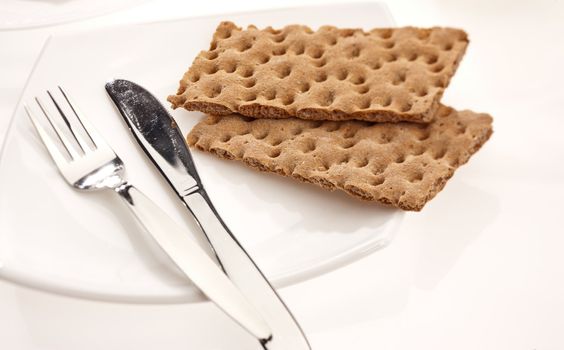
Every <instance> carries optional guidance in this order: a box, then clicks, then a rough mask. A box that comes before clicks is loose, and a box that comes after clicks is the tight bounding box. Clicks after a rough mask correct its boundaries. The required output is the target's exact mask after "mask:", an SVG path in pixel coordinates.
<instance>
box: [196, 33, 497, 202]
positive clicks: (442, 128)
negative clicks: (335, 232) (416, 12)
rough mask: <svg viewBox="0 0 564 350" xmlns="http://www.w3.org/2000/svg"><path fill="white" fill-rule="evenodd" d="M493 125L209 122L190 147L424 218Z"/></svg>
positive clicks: (234, 118) (485, 119)
mask: <svg viewBox="0 0 564 350" xmlns="http://www.w3.org/2000/svg"><path fill="white" fill-rule="evenodd" d="M352 35H354V33H353V34H352ZM384 35H387V34H386V33H384ZM347 38H348V37H347ZM491 123H492V118H491V117H490V116H489V115H486V114H478V113H474V112H471V111H461V112H459V111H456V110H454V109H452V108H449V107H446V106H442V105H441V106H439V108H438V109H437V110H436V113H435V120H434V121H433V122H431V123H429V124H414V123H372V122H362V121H340V122H338V121H324V122H321V121H306V120H300V119H295V118H289V119H252V118H246V119H245V117H242V116H240V115H237V114H232V115H227V116H223V117H216V116H208V117H207V118H206V119H204V120H203V121H202V122H200V123H198V124H197V125H196V126H195V127H194V129H193V130H192V131H191V132H190V133H189V135H188V137H187V139H188V143H189V144H190V145H191V146H193V147H195V148H197V149H199V150H203V151H208V152H211V153H214V154H216V155H218V156H219V157H222V158H226V159H236V160H241V161H243V162H244V163H245V164H247V165H249V166H252V167H254V168H258V169H259V170H261V171H268V172H273V173H277V174H281V175H284V176H289V177H293V178H296V179H298V180H300V181H303V182H307V183H314V184H317V185H319V186H321V187H323V188H326V189H329V190H333V189H341V190H343V191H345V192H347V193H348V194H350V195H352V196H355V197H358V198H361V199H364V200H371V201H379V202H381V203H384V204H389V205H392V206H395V207H398V208H401V209H404V210H421V209H422V208H423V206H424V205H425V203H427V202H428V201H429V200H430V199H431V198H433V197H434V196H435V195H436V194H437V193H438V192H439V191H440V190H441V189H442V188H443V187H444V185H445V183H446V181H447V180H448V179H449V178H450V177H451V176H452V175H453V173H454V171H455V170H456V168H457V167H459V166H460V165H462V164H464V163H466V162H467V161H468V159H469V158H470V156H471V155H472V154H473V153H475V152H476V151H477V150H478V149H479V148H480V147H481V146H482V145H483V144H484V143H485V142H486V141H487V139H488V138H489V136H490V135H491V133H492V126H491ZM242 140H244V141H242Z"/></svg>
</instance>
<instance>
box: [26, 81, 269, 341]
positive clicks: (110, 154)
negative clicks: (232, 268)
mask: <svg viewBox="0 0 564 350" xmlns="http://www.w3.org/2000/svg"><path fill="white" fill-rule="evenodd" d="M47 94H48V96H49V99H50V100H51V103H52V104H50V105H51V108H48V106H47V105H45V104H44V103H42V102H41V100H40V99H39V98H38V97H36V98H35V102H36V103H37V106H38V107H39V110H40V111H41V113H42V114H43V115H44V116H45V117H46V120H47V122H48V124H49V125H50V128H51V129H52V132H48V131H47V129H46V128H44V127H43V126H42V123H40V120H39V118H38V117H36V115H35V114H34V113H33V112H32V110H31V108H30V107H29V106H28V105H24V108H25V111H26V113H27V115H28V116H29V118H30V119H31V122H32V124H33V126H34V127H35V130H36V131H37V133H38V135H39V137H40V139H41V141H42V142H43V144H44V145H45V147H46V148H47V150H48V152H49V154H50V155H51V158H52V159H53V161H54V162H55V164H56V165H57V168H58V169H59V172H60V173H61V175H62V176H63V177H64V178H65V180H66V181H67V182H68V184H69V185H71V186H72V187H74V188H75V189H77V190H87V191H88V190H90V191H92V190H111V191H113V192H114V193H116V194H117V195H118V196H119V197H120V198H121V199H122V200H123V202H124V203H125V204H126V205H127V207H128V208H129V209H131V211H132V212H133V214H134V215H135V216H136V217H137V219H138V220H139V222H140V223H141V224H142V225H143V226H144V228H145V229H146V230H147V231H148V232H149V233H150V234H151V236H152V237H153V238H154V239H155V241H156V242H157V243H158V244H159V245H160V247H161V248H162V249H163V250H164V251H165V253H166V254H167V255H168V256H169V257H170V258H171V260H172V261H173V262H174V263H175V264H176V265H177V266H178V267H179V269H180V270H181V271H182V272H183V273H184V274H185V275H186V276H187V277H188V278H189V279H190V280H191V281H192V282H193V283H194V284H195V285H196V286H197V287H198V288H199V289H200V290H201V291H202V292H203V293H204V294H205V295H206V296H207V297H208V298H209V299H210V300H211V301H213V302H214V303H215V304H216V305H217V306H218V307H219V308H220V309H222V310H223V311H224V312H225V313H226V314H227V315H229V316H230V317H232V318H233V319H234V320H235V321H236V322H238V323H239V324H240V325H241V326H242V327H243V328H245V329H246V330H247V331H248V332H250V333H251V334H252V335H253V336H255V337H256V338H257V339H259V340H260V341H261V342H266V341H267V340H268V339H269V338H270V337H271V331H270V328H269V326H268V324H267V323H266V322H265V320H264V318H263V316H262V315H261V314H260V313H259V312H258V311H257V309H256V308H254V307H253V306H252V305H251V304H250V303H249V301H248V300H247V298H246V297H245V296H244V295H243V294H242V293H241V292H240V291H239V289H238V288H237V287H235V286H234V285H233V283H232V282H231V281H230V280H229V279H228V278H227V277H226V276H225V274H224V273H223V271H222V270H221V269H220V268H219V267H218V266H217V265H216V264H215V263H214V261H213V260H212V259H211V258H210V257H209V256H208V255H207V254H206V253H205V252H204V250H203V249H202V248H201V247H199V246H198V245H197V243H196V242H195V241H193V240H192V239H190V238H189V234H188V233H187V232H186V230H184V229H183V228H182V227H181V226H179V225H178V224H177V223H176V222H174V221H173V220H172V219H171V218H170V217H169V216H168V215H167V214H166V213H165V212H164V211H163V210H162V209H161V208H160V207H159V206H158V205H157V204H155V203H154V202H153V201H152V200H151V199H149V198H148V197H147V196H146V195H144V194H143V193H141V192H140V191H139V190H138V189H137V188H135V187H134V186H133V185H131V184H129V183H128V182H127V181H126V180H125V179H124V177H123V173H124V170H125V169H124V164H123V162H122V160H121V159H120V158H119V157H118V156H117V155H116V154H115V152H114V151H113V150H112V148H111V147H110V146H109V145H108V144H107V143H106V141H105V140H104V139H103V138H102V137H101V136H100V135H99V134H98V132H97V131H96V130H95V129H94V128H93V127H92V125H91V124H90V122H89V121H88V120H87V119H86V118H85V117H84V116H83V115H81V113H79V112H78V110H77V108H76V105H75V104H73V103H71V100H70V98H69V96H68V94H66V93H65V91H64V90H63V89H62V88H60V87H59V91H58V92H57V93H56V94H53V93H51V92H50V91H47ZM55 95H60V97H59V98H55ZM53 109H56V110H57V112H58V114H59V116H60V118H61V119H62V121H64V124H66V129H65V130H66V131H65V130H63V129H64V128H61V127H59V126H58V125H59V123H57V121H56V120H55V118H54V117H53V116H52V115H51V112H50V110H53ZM65 111H66V112H65ZM69 117H70V118H69ZM71 121H75V122H74V123H73V122H71ZM76 121H78V124H80V126H79V125H77V123H76ZM73 124H74V125H73ZM53 134H54V135H56V138H55V137H53V136H51V135H53ZM71 135H72V137H70V136H71ZM85 135H86V136H87V137H85ZM57 139H58V141H57ZM57 144H58V145H59V146H61V147H59V146H58V145H57ZM77 146H78V147H77ZM60 149H61V150H62V149H64V150H65V151H66V155H65V152H62V151H60Z"/></svg>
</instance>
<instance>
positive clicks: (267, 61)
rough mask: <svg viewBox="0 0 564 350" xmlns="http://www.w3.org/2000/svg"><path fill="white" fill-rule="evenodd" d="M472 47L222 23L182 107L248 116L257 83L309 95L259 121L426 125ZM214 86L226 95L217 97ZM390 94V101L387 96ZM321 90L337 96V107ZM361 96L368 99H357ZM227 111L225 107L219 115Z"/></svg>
mask: <svg viewBox="0 0 564 350" xmlns="http://www.w3.org/2000/svg"><path fill="white" fill-rule="evenodd" d="M467 44H468V39H467V36H466V33H465V32H464V31H462V30H458V29H451V28H437V27H435V28H429V29H418V28H413V27H404V28H379V29H374V30H371V31H369V32H365V31H363V30H360V29H338V28H335V27H331V26H324V27H321V28H319V29H318V30H317V31H312V30H311V29H310V28H308V27H305V26H300V25H291V26H287V27H284V28H282V29H280V30H275V29H272V28H266V29H263V30H259V29H257V28H256V27H254V26H250V27H248V28H247V29H244V30H243V29H241V28H239V27H237V26H236V25H235V24H233V23H231V22H223V23H221V24H220V25H219V26H218V28H217V30H216V33H215V34H214V37H213V40H212V43H211V45H210V49H209V50H208V51H202V52H201V53H200V54H199V55H198V57H196V59H195V60H194V62H193V64H192V66H191V67H190V68H189V70H188V71H187V72H186V74H185V75H184V77H183V79H182V81H181V83H180V88H179V89H178V91H177V94H176V95H173V96H169V101H170V102H171V103H172V104H173V107H174V108H177V107H181V106H182V107H184V108H186V109H188V110H200V111H203V112H209V111H211V110H214V111H215V113H218V112H220V111H221V113H222V114H229V113H236V112H240V107H241V105H244V104H245V103H246V102H247V101H245V99H241V96H242V95H244V94H245V92H243V91H244V90H245V89H248V88H249V84H250V83H249V80H246V78H251V77H252V78H255V80H254V84H253V86H254V85H256V86H257V93H258V95H261V94H262V91H269V92H268V93H267V95H268V96H272V95H273V93H272V91H273V90H275V91H276V95H281V94H280V92H281V91H291V92H292V93H301V95H300V96H299V97H298V96H294V97H293V101H292V103H288V102H289V100H290V99H289V98H286V103H283V102H282V101H280V100H279V99H277V98H263V99H257V100H256V101H255V104H256V106H255V107H254V108H253V109H248V108H243V111H245V113H246V114H247V115H248V116H251V117H254V118H288V117H298V118H302V119H330V120H348V119H360V120H366V121H375V122H385V121H393V122H397V121H412V122H421V123H426V122H429V121H430V120H431V118H432V117H433V113H434V111H435V110H436V109H437V106H438V103H439V99H440V97H441V95H442V93H443V91H444V89H445V88H446V86H447V85H448V84H449V82H450V79H451V77H452V76H453V74H454V72H455V71H456V68H457V66H458V64H459V62H460V60H461V58H462V56H463V54H464V51H465V49H466V46H467ZM211 82H214V83H216V85H217V84H220V85H222V86H224V89H223V91H222V93H220V94H215V93H213V92H210V91H209V90H210V89H213V86H216V85H214V84H212V83H211ZM387 90H389V91H390V93H386V94H384V93H383V91H387ZM322 91H332V94H333V95H334V97H335V98H334V101H333V103H328V101H329V99H327V95H326V94H325V93H322ZM357 94H364V95H365V96H364V98H363V99H358V98H357V96H356V95H357ZM219 106H222V107H223V108H220V107H219Z"/></svg>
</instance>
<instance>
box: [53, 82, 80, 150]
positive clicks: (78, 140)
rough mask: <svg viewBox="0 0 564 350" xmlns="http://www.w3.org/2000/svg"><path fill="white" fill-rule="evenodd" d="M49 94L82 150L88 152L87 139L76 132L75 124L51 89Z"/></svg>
mask: <svg viewBox="0 0 564 350" xmlns="http://www.w3.org/2000/svg"><path fill="white" fill-rule="evenodd" d="M47 95H49V97H50V98H51V101H53V104H54V105H55V107H56V108H57V111H59V114H60V115H61V117H62V118H63V121H64V122H65V124H66V125H67V127H68V128H69V130H70V132H71V134H72V136H73V137H74V139H75V140H76V142H78V146H80V149H81V150H82V152H83V153H86V151H87V150H90V147H88V144H87V143H86V141H84V139H83V138H82V137H81V136H80V135H79V134H77V133H76V132H75V130H74V128H73V126H72V125H71V123H70V121H69V119H68V118H67V116H66V114H65V112H63V110H62V109H61V106H59V104H58V103H57V100H55V98H54V97H53V95H52V94H51V91H49V90H47ZM65 99H66V98H65ZM71 108H72V106H71ZM81 124H82V123H81Z"/></svg>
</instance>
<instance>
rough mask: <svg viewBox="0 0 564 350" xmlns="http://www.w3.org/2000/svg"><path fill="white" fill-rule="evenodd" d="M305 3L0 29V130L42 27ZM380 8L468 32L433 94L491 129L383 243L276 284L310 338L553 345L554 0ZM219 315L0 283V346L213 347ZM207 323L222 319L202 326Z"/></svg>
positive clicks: (563, 154) (168, 7)
mask: <svg viewBox="0 0 564 350" xmlns="http://www.w3.org/2000/svg"><path fill="white" fill-rule="evenodd" d="M319 3H322V2H321V1H311V0H301V1H287V2H286V3H282V2H272V3H270V4H269V3H268V2H266V1H248V2H244V3H243V2H236V1H232V0H231V1H198V2H193V3H188V2H187V1H180V0H178V1H174V0H166V1H149V2H147V3H145V4H142V5H139V6H137V7H134V8H130V9H128V10H124V11H121V12H116V13H113V14H111V15H107V16H104V17H98V18H94V19H90V20H86V21H81V22H75V23H69V24H65V25H60V26H53V27H46V28H38V29H30V30H18V31H3V32H0V134H1V133H3V132H4V131H5V129H6V127H7V123H8V120H9V118H10V116H11V113H12V110H13V108H14V107H15V105H16V103H17V99H18V95H19V93H20V92H21V90H22V88H23V86H24V84H25V79H26V77H27V75H28V74H29V70H30V69H31V67H32V65H33V62H34V61H35V59H36V57H37V54H38V53H39V50H40V48H41V46H42V44H43V41H44V40H45V39H46V38H47V36H48V35H50V34H56V33H68V32H74V31H78V30H83V29H91V28H100V27H105V26H108V25H115V24H121V23H133V22H144V21H153V20H160V19H167V18H178V17H187V16H200V15H205V14H212V13H221V12H236V11H248V10H256V9H263V8H272V7H288V6H299V5H304V4H319ZM388 6H389V8H390V10H391V12H392V15H393V16H394V18H395V19H396V21H397V23H398V25H417V26H432V25H449V26H456V27H461V28H464V29H465V30H466V31H467V32H468V33H469V35H470V39H471V43H470V46H469V49H468V52H467V54H466V56H465V58H464V60H463V61H462V64H461V66H460V69H459V71H458V72H457V75H456V77H455V78H454V80H453V82H452V84H451V85H450V87H449V89H447V92H446V94H445V97H444V102H445V103H447V104H451V105H453V106H456V107H457V108H459V109H463V108H471V109H473V110H476V111H480V112H482V111H483V112H488V113H490V114H492V115H493V116H494V118H495V121H494V129H495V134H494V136H493V137H492V139H491V140H490V142H488V144H486V146H485V147H484V149H483V150H482V151H480V152H479V153H478V154H477V155H476V156H475V157H474V158H473V159H472V160H471V161H470V163H469V164H468V165H466V166H464V167H463V168H462V169H460V171H458V172H457V174H456V175H455V177H454V178H453V179H452V180H451V181H450V182H449V184H448V185H447V187H446V188H445V190H444V191H443V192H442V193H441V194H439V195H438V196H437V198H435V199H434V200H433V201H432V202H430V203H429V205H428V206H427V207H426V208H425V209H424V211H423V212H421V213H409V214H408V215H406V219H405V221H404V223H403V225H402V228H401V230H400V233H399V234H398V236H397V238H396V240H395V241H394V242H393V243H392V244H391V245H390V246H389V247H387V248H386V249H384V250H381V251H379V252H377V253H376V254H374V255H372V256H370V257H368V258H365V259H364V260H362V261H360V262H357V263H354V264H352V265H350V266H348V267H345V268H343V269H340V270H338V271H335V272H333V273H330V274H327V275H325V276H322V277H319V278H316V279H314V280H311V281H308V282H304V283H301V284H299V285H296V286H292V287H288V288H285V289H283V290H282V291H281V294H282V296H283V297H284V299H285V300H286V301H287V303H288V304H289V306H290V307H291V309H292V310H293V311H294V313H295V315H296V317H297V318H298V319H299V320H300V321H301V323H302V325H303V327H304V329H305V331H306V332H307V333H308V335H309V337H310V340H311V342H312V345H313V348H314V349H350V348H352V347H358V348H368V349H376V348H378V349H415V348H417V349H496V350H499V349H530V350H532V349H538V350H546V349H562V348H564V334H563V333H564V332H563V330H564V282H563V276H564V254H563V253H562V250H563V247H564V229H563V228H562V215H563V211H564V201H563V200H562V198H563V197H564V166H563V165H562V164H561V163H560V162H561V161H562V160H564V137H563V136H562V135H563V133H564V121H563V120H564V112H562V101H563V99H564V83H563V82H564V70H563V68H562V65H563V64H564V44H563V40H562V38H563V36H564V2H563V1H555V0H553V1H530V2H525V1H485V0H478V1H468V2H462V1H446V0H440V1H439V0H436V1H413V2H408V1H390V2H388ZM0 10H1V5H0ZM1 139H2V137H0V140H1ZM0 195H1V194H0ZM217 316H218V315H217V313H216V311H215V309H213V308H212V307H211V306H210V305H208V304H197V305H167V306H158V305H154V306H149V305H144V306H139V305H119V304H109V303H100V302H91V301H85V300H78V299H69V298H64V297H59V296H56V295H49V294H45V293H41V292H37V291H32V290H27V289H25V288H21V287H18V286H14V285H11V284H9V283H6V282H2V281H0V348H1V349H16V350H18V349H25V350H28V349H100V348H104V349H123V348H133V347H135V348H137V349H156V348H164V347H167V348H169V349H173V348H174V349H176V348H179V349H180V348H193V349H205V348H207V347H206V344H208V343H207V342H206V334H207V337H208V338H209V337H212V336H213V337H217V336H219V335H223V337H224V338H225V340H224V344H225V348H227V346H228V345H227V344H230V339H231V338H230V337H229V336H230V334H231V333H235V330H230V329H229V327H228V325H226V324H222V323H221V322H219V324H218V322H216V320H217V319H218V317H217ZM222 327H225V328H222ZM218 329H220V330H221V331H223V330H224V329H227V331H226V332H219V334H217V335H209V333H207V332H209V331H210V330H216V331H217V330H218ZM222 333H223V334H222ZM215 343H217V341H216V342H215ZM215 343H214V344H215ZM179 344H182V347H180V345H179ZM184 345H185V346H184ZM230 348H233V346H231V347H230ZM218 349H219V347H218Z"/></svg>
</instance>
